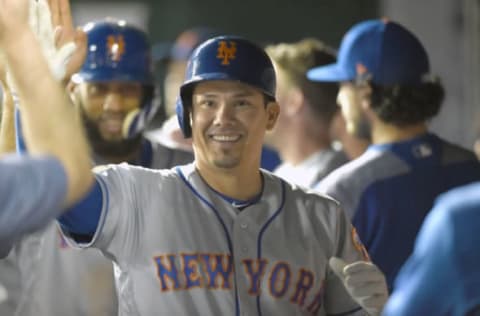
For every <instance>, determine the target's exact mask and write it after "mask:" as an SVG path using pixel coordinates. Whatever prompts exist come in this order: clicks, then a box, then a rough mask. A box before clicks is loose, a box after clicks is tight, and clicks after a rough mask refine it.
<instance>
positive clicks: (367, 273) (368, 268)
mask: <svg viewBox="0 0 480 316" xmlns="http://www.w3.org/2000/svg"><path fill="white" fill-rule="evenodd" d="M329 265H330V268H331V269H332V270H333V271H334V272H335V274H336V275H337V276H338V277H339V278H340V279H341V280H342V282H343V285H344V286H345V288H346V289H347V291H348V293H349V294H350V296H351V297H352V298H353V300H354V301H355V302H357V303H358V304H359V305H360V306H361V307H362V308H363V309H364V310H365V311H366V312H367V313H368V315H370V316H378V315H380V314H381V313H382V310H383V306H384V305H385V303H386V302H387V299H388V288H387V282H386V281H385V276H384V275H383V273H382V272H381V271H380V269H379V268H378V267H377V266H376V265H374V264H373V263H371V262H367V261H357V262H354V263H351V264H346V262H345V261H344V260H342V259H340V258H337V257H332V258H330V260H329Z"/></svg>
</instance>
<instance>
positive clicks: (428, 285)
mask: <svg viewBox="0 0 480 316" xmlns="http://www.w3.org/2000/svg"><path fill="white" fill-rule="evenodd" d="M478 223H480V183H479V182H477V183H474V184H469V185H466V186H463V187H461V188H456V189H453V190H451V191H449V192H448V193H445V194H442V195H441V196H440V197H439V198H438V200H437V201H436V203H435V206H434V208H433V210H432V212H431V213H430V214H429V215H428V216H427V218H426V220H425V223H424V224H423V226H422V229H421V230H420V233H419V235H418V238H417V241H416V243H415V249H414V251H413V254H412V256H411V257H410V258H409V259H408V261H407V262H406V264H405V266H404V267H403V268H402V270H400V273H399V275H398V277H397V279H396V281H395V291H394V293H393V294H392V297H391V299H390V300H389V302H388V304H387V307H386V310H385V316H406V315H438V316H446V315H452V316H463V315H472V316H474V315H480V289H479V286H478V284H479V281H480V270H479V269H478V267H479V266H480V252H479V251H478V245H479V243H480V238H479V234H478Z"/></svg>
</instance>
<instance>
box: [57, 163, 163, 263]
mask: <svg viewBox="0 0 480 316" xmlns="http://www.w3.org/2000/svg"><path fill="white" fill-rule="evenodd" d="M94 173H95V178H96V181H97V182H98V183H99V185H100V188H101V194H102V201H103V203H102V210H101V215H100V220H99V222H98V225H97V229H96V231H95V234H94V236H93V238H92V239H91V240H89V241H88V242H86V243H82V241H81V240H75V239H74V238H71V237H70V236H68V234H67V232H63V233H64V235H65V237H66V238H67V240H68V241H69V243H71V244H72V245H73V246H75V247H81V248H85V247H95V248H98V249H100V250H102V251H103V252H104V253H105V254H106V255H107V256H108V257H110V258H111V259H114V260H116V261H118V260H120V258H125V257H127V255H128V257H131V256H132V255H133V256H135V253H136V252H137V251H139V249H140V248H141V242H140V238H141V236H140V235H141V227H142V225H145V220H144V216H145V212H147V211H148V208H146V207H145V204H148V202H149V198H148V197H149V196H150V197H151V195H150V194H151V188H152V187H153V185H152V181H155V180H156V179H157V178H156V177H155V175H153V177H152V173H153V171H152V170H148V169H144V168H140V167H134V166H130V165H128V164H125V163H124V164H120V165H111V166H102V167H100V168H99V167H97V168H95V169H94Z"/></svg>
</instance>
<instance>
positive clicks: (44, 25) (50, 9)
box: [30, 0, 87, 81]
mask: <svg viewBox="0 0 480 316" xmlns="http://www.w3.org/2000/svg"><path fill="white" fill-rule="evenodd" d="M35 10H36V14H33V15H31V20H30V25H31V27H32V29H33V31H34V33H35V34H36V36H37V38H38V40H39V41H40V43H41V46H42V49H43V51H44V54H45V55H46V57H47V59H48V61H49V64H50V68H51V70H52V72H53V73H54V76H55V77H56V78H57V79H59V80H64V81H68V80H69V79H70V76H71V75H72V74H74V73H75V72H77V71H78V70H79V69H80V67H81V66H82V64H83V62H84V59H85V56H86V47H87V38H86V34H85V33H84V32H83V31H82V30H76V29H75V28H74V27H73V21H72V15H71V10H70V4H69V1H68V0H38V1H37V2H36V4H35Z"/></svg>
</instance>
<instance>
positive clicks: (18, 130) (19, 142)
mask: <svg viewBox="0 0 480 316" xmlns="http://www.w3.org/2000/svg"><path fill="white" fill-rule="evenodd" d="M15 143H16V146H17V153H19V154H24V153H26V152H27V146H25V141H24V138H23V132H22V122H21V120H20V110H19V109H18V106H15Z"/></svg>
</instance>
